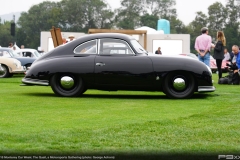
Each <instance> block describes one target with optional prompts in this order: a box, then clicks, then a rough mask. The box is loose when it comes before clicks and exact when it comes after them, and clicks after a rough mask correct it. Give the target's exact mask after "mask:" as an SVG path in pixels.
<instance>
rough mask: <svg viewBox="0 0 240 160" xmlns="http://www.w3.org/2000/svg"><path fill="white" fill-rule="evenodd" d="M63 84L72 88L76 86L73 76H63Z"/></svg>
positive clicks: (66, 87) (64, 86)
mask: <svg viewBox="0 0 240 160" xmlns="http://www.w3.org/2000/svg"><path fill="white" fill-rule="evenodd" d="M61 86H62V87H63V88H65V89H70V88H72V87H73V86H74V80H73V78H72V77H68V76H64V77H62V78H61Z"/></svg>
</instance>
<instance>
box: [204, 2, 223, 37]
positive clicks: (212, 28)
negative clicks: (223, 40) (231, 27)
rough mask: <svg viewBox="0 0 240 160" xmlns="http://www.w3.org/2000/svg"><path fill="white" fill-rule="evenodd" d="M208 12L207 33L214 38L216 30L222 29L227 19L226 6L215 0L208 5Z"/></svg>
mask: <svg viewBox="0 0 240 160" xmlns="http://www.w3.org/2000/svg"><path fill="white" fill-rule="evenodd" d="M208 14H209V17H208V22H209V24H208V28H209V35H210V36H212V37H213V38H216V33H217V31H222V30H223V28H224V26H225V23H226V19H227V13H226V8H225V7H224V6H223V5H222V3H220V2H216V3H214V4H212V5H211V6H209V7H208Z"/></svg>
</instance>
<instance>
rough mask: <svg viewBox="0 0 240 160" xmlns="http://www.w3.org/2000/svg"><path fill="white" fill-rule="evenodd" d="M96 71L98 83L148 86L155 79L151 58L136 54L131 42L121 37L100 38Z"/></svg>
mask: <svg viewBox="0 0 240 160" xmlns="http://www.w3.org/2000/svg"><path fill="white" fill-rule="evenodd" d="M122 48H125V50H124V51H123V50H122ZM94 72H95V83H96V84H97V85H105V86H106V85H108V86H115V87H124V86H132V87H133V86H135V87H142V86H145V87H147V86H151V85H152V81H153V80H154V76H153V65H152V61H151V59H150V58H148V56H144V55H141V56H139V55H137V54H135V53H134V52H133V50H132V49H131V47H130V46H129V44H128V43H127V42H126V41H124V40H120V39H110V38H106V39H100V40H99V54H98V55H97V56H96V58H95V70H94Z"/></svg>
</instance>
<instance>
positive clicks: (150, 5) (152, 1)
mask: <svg viewBox="0 0 240 160" xmlns="http://www.w3.org/2000/svg"><path fill="white" fill-rule="evenodd" d="M175 5H176V0H145V6H146V8H147V11H148V12H149V13H150V14H153V15H156V16H158V17H159V18H161V19H168V18H170V17H172V16H174V17H176V16H177V12H176V9H175V8H174V6H175Z"/></svg>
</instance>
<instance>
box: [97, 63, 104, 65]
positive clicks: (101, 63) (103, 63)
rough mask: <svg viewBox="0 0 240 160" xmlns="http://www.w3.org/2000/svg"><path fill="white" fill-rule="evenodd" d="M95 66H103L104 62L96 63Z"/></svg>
mask: <svg viewBox="0 0 240 160" xmlns="http://www.w3.org/2000/svg"><path fill="white" fill-rule="evenodd" d="M96 66H105V63H96Z"/></svg>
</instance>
